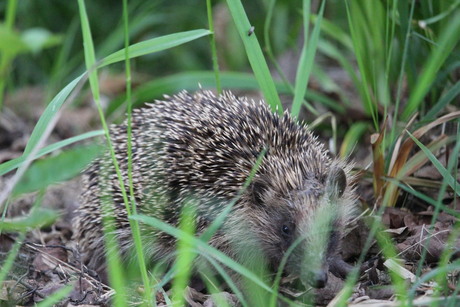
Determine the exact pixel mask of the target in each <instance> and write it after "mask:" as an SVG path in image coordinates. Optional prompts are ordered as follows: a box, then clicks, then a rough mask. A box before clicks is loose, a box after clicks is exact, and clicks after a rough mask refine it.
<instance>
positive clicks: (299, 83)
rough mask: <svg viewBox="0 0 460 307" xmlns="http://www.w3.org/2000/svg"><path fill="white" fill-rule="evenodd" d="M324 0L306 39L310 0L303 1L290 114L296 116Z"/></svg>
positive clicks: (310, 69)
mask: <svg viewBox="0 0 460 307" xmlns="http://www.w3.org/2000/svg"><path fill="white" fill-rule="evenodd" d="M325 4H326V1H322V3H321V8H320V12H319V15H318V18H317V19H316V23H315V27H314V28H313V32H312V35H311V39H310V40H308V31H309V30H308V24H309V23H310V1H309V0H304V1H303V14H304V16H303V18H304V32H305V33H304V45H303V48H302V53H301V55H300V60H299V65H298V67H297V74H296V78H295V90H294V101H293V102H292V109H291V114H292V116H294V117H298V116H299V113H300V108H301V107H302V103H303V99H304V97H305V92H306V90H307V85H308V79H309V78H310V73H311V71H312V68H313V61H314V59H315V54H316V50H317V47H318V40H319V34H320V30H321V21H322V19H323V14H324V7H325Z"/></svg>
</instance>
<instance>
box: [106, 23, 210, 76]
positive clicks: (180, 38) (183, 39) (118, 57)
mask: <svg viewBox="0 0 460 307" xmlns="http://www.w3.org/2000/svg"><path fill="white" fill-rule="evenodd" d="M209 34H211V31H209V30H203V29H199V30H192V31H186V32H179V33H174V34H169V35H164V36H160V37H157V38H153V39H149V40H146V41H143V42H140V43H137V44H134V45H131V46H129V48H128V49H129V58H130V59H132V58H136V57H139V56H142V55H146V54H150V53H154V52H158V51H162V50H165V49H169V48H173V47H176V46H179V45H181V44H185V43H188V42H190V41H193V40H195V39H198V38H200V37H203V36H206V35H209ZM124 60H125V49H122V50H119V51H117V52H115V53H112V54H111V55H109V56H107V57H105V58H104V59H103V60H102V64H101V65H100V66H99V67H104V66H106V65H109V64H112V63H116V62H120V61H124Z"/></svg>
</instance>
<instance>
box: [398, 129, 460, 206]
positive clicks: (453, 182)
mask: <svg viewBox="0 0 460 307" xmlns="http://www.w3.org/2000/svg"><path fill="white" fill-rule="evenodd" d="M406 132H407V133H408V134H409V136H410V138H411V139H412V140H413V141H414V142H415V144H417V146H418V147H420V149H421V150H422V151H423V152H424V153H425V155H426V156H427V158H428V159H429V160H430V161H431V163H433V166H434V167H435V168H436V169H437V170H438V172H439V173H440V174H441V175H442V177H443V178H444V180H445V181H446V182H447V184H448V185H449V186H450V187H451V188H452V190H453V191H454V192H455V193H456V194H457V195H458V196H459V197H460V185H459V184H458V182H457V181H456V180H455V178H454V177H453V176H452V175H451V174H450V173H449V172H448V170H447V169H446V168H445V167H444V166H443V165H442V164H441V162H439V160H438V159H437V158H436V157H435V156H434V155H433V153H432V152H431V151H430V150H429V149H428V148H427V147H426V146H425V145H423V144H422V143H421V142H420V141H419V140H417V138H415V137H414V136H413V135H412V134H411V133H410V132H409V131H406Z"/></svg>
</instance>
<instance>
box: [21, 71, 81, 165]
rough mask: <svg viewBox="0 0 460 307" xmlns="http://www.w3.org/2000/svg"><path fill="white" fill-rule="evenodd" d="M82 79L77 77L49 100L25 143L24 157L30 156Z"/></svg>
mask: <svg viewBox="0 0 460 307" xmlns="http://www.w3.org/2000/svg"><path fill="white" fill-rule="evenodd" d="M82 78H83V75H81V76H79V77H77V78H76V79H74V80H73V81H72V82H70V83H69V84H67V86H66V87H64V88H63V89H62V90H61V91H60V92H59V93H58V94H57V95H56V96H55V97H54V98H53V100H51V102H50V103H49V105H48V106H47V107H46V109H45V111H44V112H43V114H42V115H41V116H40V119H39V120H38V122H37V124H36V125H35V127H34V130H33V131H32V134H31V135H30V138H29V141H28V142H27V145H26V148H25V149H24V154H23V155H24V156H27V155H28V154H30V152H31V151H32V149H33V148H35V146H36V145H37V144H38V143H39V141H40V138H41V137H42V136H43V134H44V133H45V130H46V128H47V127H48V125H49V123H50V122H51V120H52V119H53V118H54V117H55V116H56V114H57V112H58V111H59V110H60V109H61V107H62V105H63V104H64V102H65V101H66V99H67V97H69V95H70V93H71V92H72V90H73V89H74V88H75V87H76V86H77V84H78V82H80V80H81V79H82Z"/></svg>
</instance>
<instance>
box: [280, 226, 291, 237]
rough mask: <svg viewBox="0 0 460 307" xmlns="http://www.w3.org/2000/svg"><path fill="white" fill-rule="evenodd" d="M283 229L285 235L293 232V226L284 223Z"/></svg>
mask: <svg viewBox="0 0 460 307" xmlns="http://www.w3.org/2000/svg"><path fill="white" fill-rule="evenodd" d="M281 230H282V231H283V233H284V234H285V235H290V234H291V228H290V227H289V226H287V225H283V227H281Z"/></svg>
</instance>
